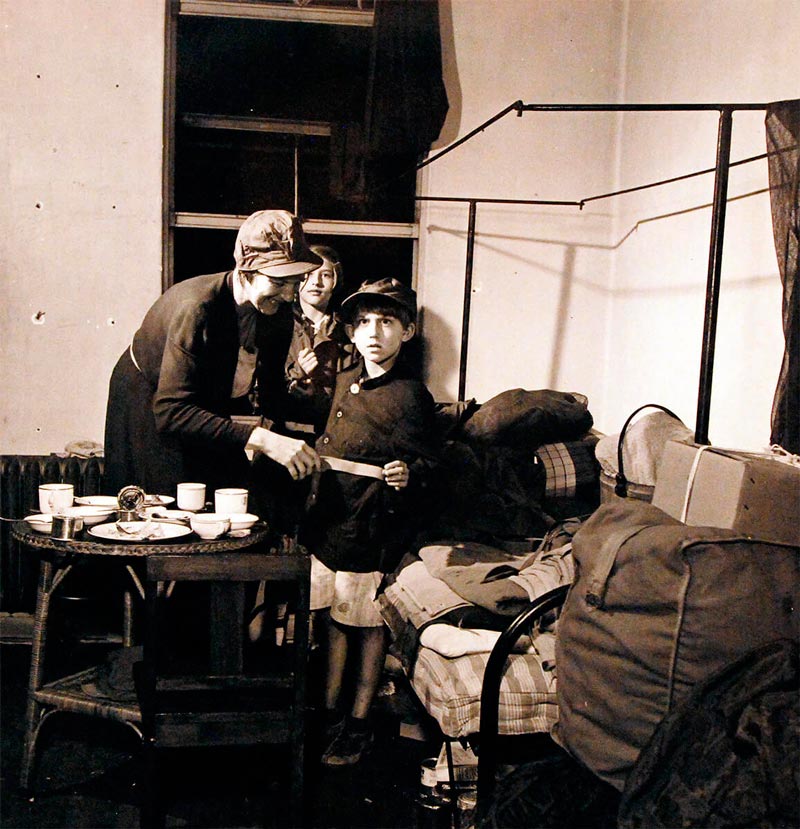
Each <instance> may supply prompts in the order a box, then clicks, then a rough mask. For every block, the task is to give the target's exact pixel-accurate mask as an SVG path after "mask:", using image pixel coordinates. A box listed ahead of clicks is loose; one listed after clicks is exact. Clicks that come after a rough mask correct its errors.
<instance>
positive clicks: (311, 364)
mask: <svg viewBox="0 0 800 829" xmlns="http://www.w3.org/2000/svg"><path fill="white" fill-rule="evenodd" d="M297 362H298V363H299V364H300V368H301V369H303V371H304V372H305V373H306V374H309V375H310V374H312V373H313V372H314V371H315V370H316V368H317V366H318V365H319V360H318V359H317V355H316V354H315V353H314V349H313V348H304V349H303V350H302V351H301V352H300V353H299V354H298V355H297Z"/></svg>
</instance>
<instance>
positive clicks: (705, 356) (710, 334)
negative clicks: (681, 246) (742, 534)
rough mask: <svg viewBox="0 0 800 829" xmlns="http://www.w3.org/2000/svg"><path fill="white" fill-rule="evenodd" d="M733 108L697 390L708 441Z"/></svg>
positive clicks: (720, 155)
mask: <svg viewBox="0 0 800 829" xmlns="http://www.w3.org/2000/svg"><path fill="white" fill-rule="evenodd" d="M732 127H733V109H732V108H731V107H723V108H722V109H721V110H720V115H719V130H718V132H717V168H716V174H715V177H714V205H713V210H712V213H711V243H710V248H709V252H708V277H707V279H706V308H705V321H704V324H703V350H702V354H701V357H700V384H699V389H698V392H697V420H696V425H695V434H694V439H695V442H696V443H700V444H708V443H709V440H708V422H709V412H710V410H711V380H712V375H713V373H714V341H715V337H716V332H717V312H718V310H719V288H720V273H721V271H722V242H723V239H724V236H725V211H726V207H727V200H728V171H729V165H730V159H731V130H732Z"/></svg>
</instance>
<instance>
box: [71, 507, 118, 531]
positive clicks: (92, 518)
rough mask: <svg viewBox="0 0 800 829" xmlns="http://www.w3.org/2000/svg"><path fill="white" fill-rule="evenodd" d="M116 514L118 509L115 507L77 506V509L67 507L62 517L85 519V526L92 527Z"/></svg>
mask: <svg viewBox="0 0 800 829" xmlns="http://www.w3.org/2000/svg"><path fill="white" fill-rule="evenodd" d="M115 512H116V508H114V507H88V506H77V507H67V508H66V509H64V510H62V512H61V514H62V515H68V516H70V517H72V518H83V524H84V526H85V527H91V526H93V525H94V524H100V523H101V522H103V521H106V520H107V519H108V516H109V515H113V514H114V513H115Z"/></svg>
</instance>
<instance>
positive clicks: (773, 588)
mask: <svg viewBox="0 0 800 829" xmlns="http://www.w3.org/2000/svg"><path fill="white" fill-rule="evenodd" d="M572 553H573V557H574V560H575V567H576V577H575V581H574V583H573V586H572V589H571V590H570V592H569V595H568V597H567V600H566V602H565V604H564V608H563V610H562V613H561V617H560V620H559V624H558V636H557V644H556V665H557V666H558V706H559V721H558V723H557V725H556V727H555V731H554V734H553V736H554V737H555V739H556V740H557V742H559V743H560V744H561V745H562V746H563V747H564V748H566V749H567V750H568V751H570V752H571V753H572V754H573V755H574V756H575V757H577V758H578V759H579V760H581V761H582V762H583V763H584V764H585V765H586V766H587V767H588V768H589V769H590V770H592V771H593V772H594V773H595V774H597V775H598V776H600V777H601V778H602V779H603V780H606V781H607V782H609V783H611V785H613V786H615V787H616V788H618V789H620V790H621V789H622V788H623V787H624V785H625V780H626V776H627V774H628V772H629V771H630V769H631V767H632V766H633V764H634V763H635V762H636V759H637V757H638V756H639V753H640V751H641V750H642V748H644V746H645V745H646V744H647V742H648V740H649V739H650V737H651V735H652V734H653V731H654V730H655V728H656V726H657V725H658V723H659V722H660V721H661V719H662V718H663V717H664V716H665V715H666V714H667V713H668V712H669V711H670V710H671V709H672V708H673V707H674V706H675V705H676V703H678V702H679V701H680V700H681V699H682V698H683V697H685V696H686V695H687V694H688V693H689V692H690V691H691V689H692V688H693V687H694V685H695V684H696V683H698V682H700V681H702V680H704V679H705V678H706V677H708V676H710V675H711V674H713V673H715V672H716V671H718V670H720V669H721V668H723V667H724V666H725V665H727V664H728V663H730V662H733V661H734V660H736V659H738V658H739V657H741V656H742V655H743V654H745V653H747V652H748V651H751V650H753V649H754V648H757V647H760V646H761V645H764V644H766V643H768V642H772V641H774V640H777V639H795V640H798V639H800V625H799V624H798V619H797V613H796V612H795V608H796V607H797V602H798V593H800V589H799V588H798V585H799V583H800V548H798V547H794V546H791V545H788V544H779V543H774V542H766V541H760V540H757V539H752V538H745V537H742V536H741V535H737V534H736V533H735V532H734V531H733V530H723V529H718V528H714V527H687V526H686V525H684V524H681V523H680V522H679V521H677V520H675V519H674V518H671V517H670V516H668V515H667V514H666V513H665V512H663V511H662V510H660V509H658V508H657V507H654V506H652V504H648V503H646V502H643V501H636V500H631V499H626V500H617V501H613V502H610V503H608V504H604V505H601V506H600V508H599V509H598V510H597V511H596V512H595V513H594V514H593V515H592V516H591V517H590V518H588V519H587V520H586V522H585V523H584V524H583V525H582V526H581V528H580V529H579V530H578V532H577V533H576V534H575V537H574V540H573V548H572Z"/></svg>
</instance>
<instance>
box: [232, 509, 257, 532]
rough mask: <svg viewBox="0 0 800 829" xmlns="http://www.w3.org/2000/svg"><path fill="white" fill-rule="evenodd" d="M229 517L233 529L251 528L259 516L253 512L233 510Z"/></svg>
mask: <svg viewBox="0 0 800 829" xmlns="http://www.w3.org/2000/svg"><path fill="white" fill-rule="evenodd" d="M228 518H230V519H231V530H232V531H234V532H236V531H237V530H249V529H250V527H252V526H253V524H255V523H256V521H258V516H257V515H253V513H251V512H232V513H231V514H230V515H229V516H228Z"/></svg>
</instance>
